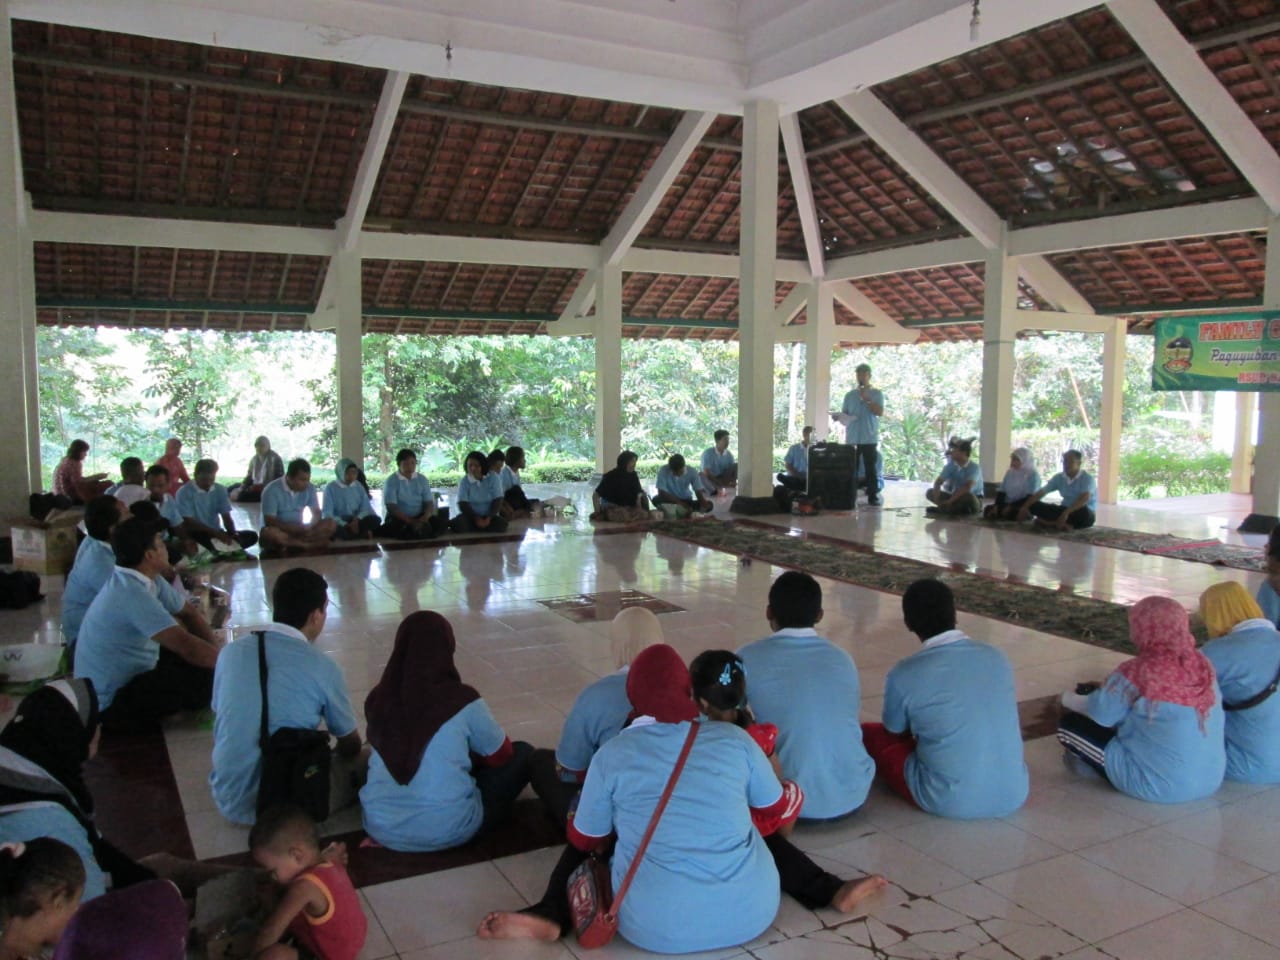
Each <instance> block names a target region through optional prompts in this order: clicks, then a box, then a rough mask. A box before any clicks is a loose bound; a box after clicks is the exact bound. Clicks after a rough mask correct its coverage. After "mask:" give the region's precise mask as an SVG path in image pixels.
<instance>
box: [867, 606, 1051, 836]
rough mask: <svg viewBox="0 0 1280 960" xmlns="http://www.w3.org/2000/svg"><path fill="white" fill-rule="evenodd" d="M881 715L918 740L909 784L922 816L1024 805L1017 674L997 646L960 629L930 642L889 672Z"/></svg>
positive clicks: (977, 813) (959, 815)
mask: <svg viewBox="0 0 1280 960" xmlns="http://www.w3.org/2000/svg"><path fill="white" fill-rule="evenodd" d="M883 709H884V713H883V716H884V725H885V728H886V729H887V730H889V731H890V732H891V733H905V732H908V731H909V732H911V733H912V734H914V735H915V738H916V749H915V752H914V753H912V754H911V756H910V758H909V759H908V760H907V766H906V779H907V785H908V786H909V787H910V788H911V796H912V797H914V798H915V801H916V803H917V804H918V805H919V807H920V809H921V810H926V811H928V812H929V813H933V814H936V815H938V816H940V817H953V818H956V819H962V820H972V819H977V818H980V817H1002V816H1004V815H1005V814H1008V813H1012V812H1013V811H1014V810H1017V809H1018V808H1019V807H1020V806H1022V804H1023V803H1024V802H1026V799H1027V789H1028V777H1027V765H1026V763H1025V762H1024V760H1023V756H1022V729H1021V725H1020V723H1019V721H1018V698H1017V694H1016V692H1015V690H1014V683H1013V668H1012V667H1011V666H1010V665H1009V660H1008V658H1007V657H1005V655H1004V654H1003V653H1001V652H1000V651H999V650H997V649H996V648H995V647H992V646H989V645H987V644H985V643H978V642H977V641H976V640H971V639H970V638H969V637H966V636H965V635H964V634H963V633H961V632H960V631H959V630H948V631H947V632H946V633H940V634H938V635H937V636H936V637H930V638H929V640H928V641H927V642H926V644H925V646H924V647H923V649H921V650H918V651H917V652H915V653H913V654H912V655H911V656H909V657H907V658H906V659H905V660H901V661H899V662H898V663H897V664H896V665H895V666H894V668H893V669H892V670H890V671H889V676H888V677H887V678H886V680H885V684H884V708H883Z"/></svg>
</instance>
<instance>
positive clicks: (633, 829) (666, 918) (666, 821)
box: [573, 721, 782, 953]
mask: <svg viewBox="0 0 1280 960" xmlns="http://www.w3.org/2000/svg"><path fill="white" fill-rule="evenodd" d="M688 733H689V724H688V723H649V724H647V725H643V726H641V725H632V726H631V727H628V728H627V729H626V730H624V731H622V733H620V734H619V735H618V736H616V737H614V738H613V739H612V740H610V741H609V742H608V743H606V744H605V745H604V746H602V747H601V748H600V750H599V752H597V753H596V755H595V758H594V759H593V760H592V761H591V766H590V767H589V768H588V769H587V780H586V783H585V784H584V785H583V788H582V796H581V798H580V799H579V801H578V810H577V813H576V815H575V816H574V819H573V825H574V827H575V828H576V829H577V830H578V831H579V832H580V833H583V834H585V835H587V836H591V837H603V836H607V835H608V834H609V833H610V832H612V831H615V830H616V831H617V834H618V842H617V846H616V847H615V849H614V853H613V862H612V865H611V873H612V876H613V889H614V890H617V889H618V887H619V885H620V884H621V883H622V878H623V877H624V876H625V875H626V872H627V868H628V867H629V866H630V865H631V861H632V859H633V858H634V856H635V852H636V849H637V848H638V847H639V845H640V839H641V837H643V836H644V832H645V830H646V828H647V827H648V826H649V820H650V818H651V817H652V816H653V811H654V808H655V807H656V806H657V804H658V798H659V797H660V796H661V795H662V791H663V789H664V788H665V787H666V785H667V780H668V778H669V777H670V776H671V771H672V770H673V769H674V767H675V763H676V758H677V757H678V756H679V755H680V749H681V747H683V746H684V741H685V738H686V737H687V736H688ZM781 796H782V785H781V784H780V783H779V782H778V778H777V776H776V775H775V774H774V772H773V768H772V767H771V766H770V765H769V760H768V758H767V757H765V755H764V752H763V751H762V750H761V749H760V747H759V746H758V745H757V744H756V742H755V741H754V740H752V739H751V737H749V736H748V735H747V734H746V733H745V732H744V731H742V730H740V729H738V728H737V727H736V726H734V725H733V724H731V723H716V722H711V721H708V722H704V723H703V724H702V729H701V730H700V731H699V732H698V737H697V739H696V740H695V741H694V744H693V749H692V750H690V751H689V758H688V760H687V762H686V763H685V767H684V771H683V772H682V773H681V774H680V779H679V781H677V783H676V786H675V790H674V791H673V792H672V794H671V800H670V803H669V804H668V805H667V809H666V811H665V812H664V813H663V815H662V819H661V820H660V821H659V822H658V827H657V829H656V830H655V831H654V834H653V838H652V839H651V840H650V841H649V847H648V849H647V850H646V851H645V855H644V861H643V863H641V865H640V867H639V868H638V869H637V870H636V873H635V877H634V878H633V880H632V882H631V889H630V892H628V893H627V896H626V899H625V900H623V901H622V911H621V915H620V916H619V918H618V922H619V932H620V933H621V934H622V936H624V937H625V938H626V939H627V940H628V941H630V942H631V943H633V944H635V945H636V946H637V947H640V948H641V949H642V950H652V951H655V952H657V953H692V952H694V951H697V950H717V949H720V948H723V947H730V946H736V945H738V944H741V943H746V942H747V941H749V940H751V939H753V938H754V937H756V936H758V935H759V934H760V933H762V932H763V931H764V930H766V929H767V928H768V926H769V924H771V923H772V922H773V918H774V916H775V915H776V914H777V912H778V902H779V898H780V894H779V887H778V884H779V881H778V870H777V867H775V866H774V863H773V857H772V855H771V854H770V853H769V850H768V848H767V847H766V846H765V843H764V839H763V838H762V837H761V836H760V833H759V831H757V830H756V829H755V827H754V826H753V825H752V823H751V810H750V808H751V807H757V808H761V807H768V806H770V805H772V804H774V803H777V802H778V799H779V798H780V797H781Z"/></svg>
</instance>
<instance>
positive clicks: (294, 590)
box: [209, 567, 369, 824]
mask: <svg viewBox="0 0 1280 960" xmlns="http://www.w3.org/2000/svg"><path fill="white" fill-rule="evenodd" d="M328 609H329V595H328V584H327V583H325V579H324V577H322V576H320V574H318V573H316V572H315V571H314V570H308V569H306V568H305V567H295V568H294V569H292V570H286V571H285V572H284V573H282V574H280V577H279V579H278V580H276V583H275V587H273V588H272V591H271V613H272V616H273V617H274V618H275V622H274V623H272V624H270V625H269V626H267V627H265V628H263V633H262V637H261V638H259V637H258V636H257V635H256V634H248V635H246V636H242V637H240V638H239V639H237V640H236V641H235V643H232V644H231V645H230V646H228V647H227V648H226V649H225V650H223V651H222V656H220V657H219V658H218V666H217V669H216V670H215V671H214V675H213V710H214V713H215V714H216V718H215V720H214V724H213V772H212V773H210V774H209V786H210V787H211V788H212V790H213V799H214V802H215V803H216V804H217V805H218V810H219V811H221V813H222V815H223V816H224V817H226V818H227V819H228V820H231V821H233V822H234V823H246V824H248V823H253V821H254V816H255V814H256V812H257V801H258V782H259V778H260V777H261V775H262V752H261V750H260V749H259V746H258V736H259V730H260V724H261V720H262V684H261V681H260V680H259V673H258V644H259V643H265V644H266V654H267V697H268V701H267V706H268V711H267V716H268V720H269V721H270V725H271V726H270V732H271V733H275V732H276V731H277V730H280V729H284V728H300V729H304V730H314V729H316V728H317V727H319V725H320V722H321V721H322V720H323V721H324V725H325V729H327V730H328V731H329V732H330V733H331V734H333V735H334V736H335V737H337V744H336V746H335V753H334V756H333V759H332V762H331V763H330V767H329V769H330V788H329V809H330V810H331V811H336V810H339V809H341V808H342V807H344V806H346V805H348V804H350V803H352V802H354V801H355V798H356V791H355V789H354V786H353V779H352V775H353V774H355V775H356V776H357V777H358V776H359V775H360V773H361V772H362V770H363V769H367V767H368V763H369V757H368V752H367V751H365V752H364V753H363V755H362V751H361V745H360V731H359V729H358V728H357V726H356V717H355V711H354V710H352V709H351V697H350V696H349V695H348V693H347V685H346V681H345V680H344V679H343V676H342V668H341V667H339V666H338V664H337V663H335V662H334V661H333V660H332V659H331V658H330V657H329V656H328V655H327V654H325V653H323V652H322V651H320V650H317V649H316V647H315V642H316V639H317V638H318V637H319V636H320V633H321V631H323V630H324V625H325V620H326V617H327V614H328Z"/></svg>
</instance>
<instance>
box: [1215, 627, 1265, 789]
mask: <svg viewBox="0 0 1280 960" xmlns="http://www.w3.org/2000/svg"><path fill="white" fill-rule="evenodd" d="M1201 653H1203V654H1204V655H1205V656H1206V657H1208V658H1209V662H1210V663H1212V664H1213V669H1214V672H1216V673H1217V674H1218V689H1219V690H1220V691H1221V693H1222V699H1223V702H1225V703H1243V702H1245V701H1247V700H1249V699H1251V698H1253V697H1256V696H1257V695H1258V694H1260V693H1261V692H1262V691H1263V690H1265V689H1266V688H1267V687H1269V686H1271V684H1272V682H1274V681H1275V679H1276V675H1277V674H1280V632H1277V630H1276V628H1275V624H1274V623H1273V622H1272V621H1270V620H1245V621H1244V622H1242V623H1238V624H1236V626H1235V628H1234V629H1233V630H1232V631H1231V632H1230V633H1228V634H1227V635H1226V636H1225V637H1218V638H1217V639H1216V640H1210V641H1209V642H1208V643H1206V644H1205V645H1204V647H1203V649H1202V650H1201ZM1223 713H1224V715H1225V717H1224V719H1225V723H1226V738H1227V740H1226V743H1227V779H1228V780H1241V781H1243V782H1245V783H1280V695H1277V694H1272V695H1271V696H1270V697H1268V698H1267V699H1266V700H1264V701H1262V703H1260V704H1258V705H1257V706H1256V707H1249V708H1248V709H1247V710H1231V711H1226V710H1224V711H1223Z"/></svg>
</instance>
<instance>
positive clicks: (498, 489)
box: [452, 450, 507, 533]
mask: <svg viewBox="0 0 1280 960" xmlns="http://www.w3.org/2000/svg"><path fill="white" fill-rule="evenodd" d="M488 464H489V458H488V457H486V456H485V455H484V454H483V453H481V452H480V451H479V450H472V451H471V452H470V453H468V454H467V458H466V460H465V461H464V462H463V466H464V467H465V469H466V471H467V473H466V476H464V477H463V478H462V482H461V483H459V484H458V515H457V516H456V517H454V518H453V521H452V523H453V529H454V530H455V531H456V532H457V533H503V532H505V531H506V529H507V521H506V519H505V518H504V517H503V516H502V515H501V513H500V512H499V511H500V510H501V507H502V504H504V503H505V502H506V501H505V500H503V498H502V482H501V481H500V480H499V479H498V475H497V474H496V473H486V472H485V471H486V470H487V469H488Z"/></svg>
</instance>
